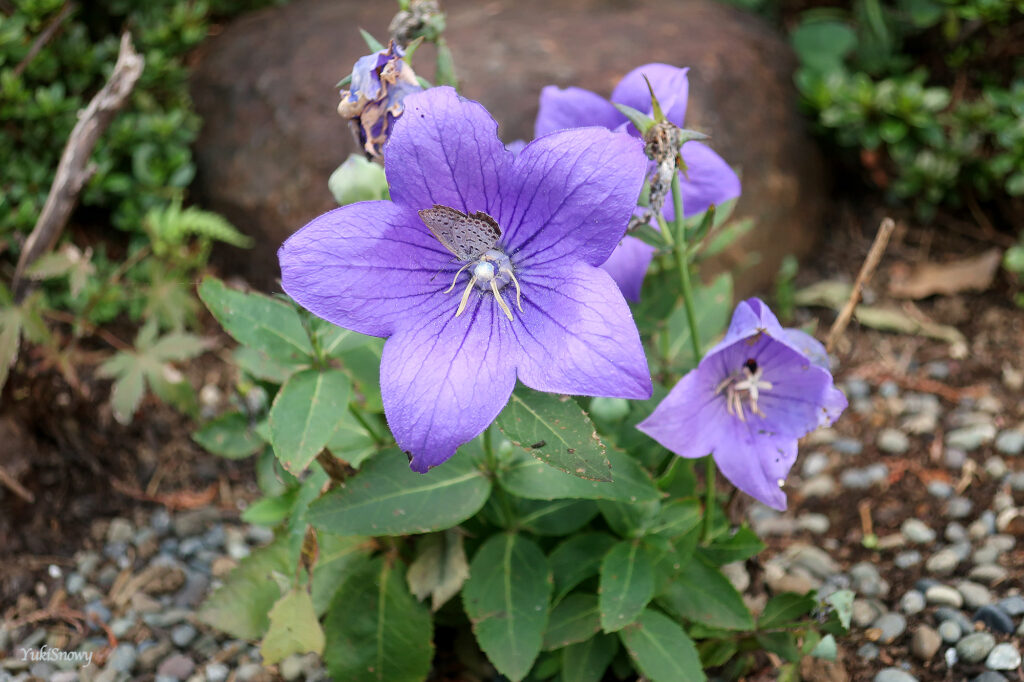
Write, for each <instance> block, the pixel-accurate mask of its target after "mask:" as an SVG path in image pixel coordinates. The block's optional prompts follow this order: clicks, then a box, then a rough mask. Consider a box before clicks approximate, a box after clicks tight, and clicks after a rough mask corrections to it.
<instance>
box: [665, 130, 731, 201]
mask: <svg viewBox="0 0 1024 682" xmlns="http://www.w3.org/2000/svg"><path fill="white" fill-rule="evenodd" d="M683 161H684V162H685V163H686V173H684V174H683V175H682V176H681V177H680V178H679V179H680V181H681V182H680V187H681V188H682V190H683V214H684V215H685V216H686V217H687V218H689V217H690V216H692V215H696V214H698V213H701V212H703V211H706V210H708V207H709V206H711V204H715V205H720V204H722V203H723V202H725V201H728V200H729V199H735V198H736V197H738V196H739V195H740V179H739V177H737V175H736V173H735V172H734V171H733V169H732V168H730V167H729V164H727V163H726V162H725V160H724V159H723V158H722V157H721V156H719V155H718V154H716V153H715V152H714V151H713V150H712V149H711V147H708V146H707V145H706V144H702V143H700V142H687V143H686V144H684V145H683ZM665 203H666V205H667V206H668V207H669V212H670V213H671V210H672V209H671V206H672V202H671V201H666V202H665ZM668 219H669V220H671V219H672V218H671V216H669V217H668Z"/></svg>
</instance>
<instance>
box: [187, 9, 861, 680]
mask: <svg viewBox="0 0 1024 682" xmlns="http://www.w3.org/2000/svg"><path fill="white" fill-rule="evenodd" d="M442 29H443V15H440V14H439V13H438V10H437V7H436V5H434V4H433V3H428V2H424V3H411V4H407V3H400V12H399V15H398V17H396V20H395V22H393V24H392V33H393V36H392V42H390V43H389V44H388V45H387V46H385V45H384V44H383V43H380V42H377V41H375V40H373V39H372V38H371V37H369V36H367V42H368V45H369V48H370V51H371V54H369V55H367V56H366V57H364V58H362V59H360V60H359V61H358V62H357V63H356V65H355V66H354V69H353V72H352V75H351V76H350V77H348V78H346V79H344V80H343V82H342V85H341V87H342V88H344V89H343V91H342V93H341V97H342V104H341V106H340V107H339V112H340V113H341V114H342V115H343V116H344V117H346V118H347V119H349V120H350V121H351V125H352V129H353V132H354V134H355V135H356V137H357V139H358V140H359V142H360V147H361V148H362V149H363V150H364V152H365V153H366V156H367V157H368V158H370V159H374V161H370V162H368V161H366V160H365V159H362V158H359V157H355V158H352V159H349V160H348V161H346V162H345V164H343V165H342V167H340V168H339V170H338V172H337V173H335V175H334V176H333V177H332V180H331V188H332V190H333V191H334V194H335V196H336V197H337V198H338V199H339V203H341V204H342V206H341V207H340V208H338V209H336V210H334V211H332V212H330V213H327V214H325V215H323V216H321V217H319V218H317V219H315V220H313V221H312V222H311V223H309V224H308V225H306V226H305V227H303V228H302V229H301V230H299V231H298V232H296V233H295V234H294V235H293V236H292V237H291V238H290V239H288V240H287V241H286V242H285V243H284V244H283V245H282V247H281V250H280V252H279V257H280V263H281V269H282V286H283V289H284V291H285V292H286V293H287V294H288V295H287V296H266V295H263V294H258V293H253V292H243V291H239V290H236V289H233V288H231V287H229V286H227V285H226V284H225V283H224V282H222V281H220V280H217V279H215V278H207V279H205V280H204V281H203V282H202V284H201V285H200V288H199V294H200V297H201V298H202V300H203V302H204V303H205V304H206V305H207V307H208V308H209V310H210V311H211V312H212V313H213V315H214V317H216V318H217V320H218V321H219V322H220V323H221V324H222V325H223V326H224V328H225V330H226V331H227V332H228V333H229V334H230V335H231V336H233V337H234V338H235V340H236V341H238V342H239V346H238V348H237V349H236V350H235V353H234V359H235V362H236V363H237V364H238V366H239V367H240V369H241V371H242V378H241V380H240V381H239V384H238V387H237V388H238V399H237V409H234V410H232V411H229V412H227V413H225V414H222V415H220V416H218V417H217V418H215V419H213V420H212V421H210V422H209V423H207V424H206V425H205V426H203V427H202V428H201V429H200V430H199V431H198V432H197V433H196V434H195V439H196V440H197V441H198V442H199V443H201V444H202V445H203V446H204V447H206V448H208V449H209V450H210V451H211V452H214V453H216V454H219V455H221V456H224V457H231V458H242V457H250V456H251V457H254V458H255V459H256V462H257V469H258V471H259V478H260V482H261V487H262V490H263V493H264V497H263V498H262V499H261V500H259V501H258V502H256V503H255V504H253V505H252V506H250V507H249V508H248V509H247V510H246V511H245V512H244V514H243V519H244V520H246V521H249V522H252V523H263V524H266V525H270V526H273V527H275V528H277V535H276V540H275V541H274V542H273V543H272V544H271V545H269V546H267V547H265V548H263V549H261V550H259V551H258V552H256V553H254V554H253V555H252V556H251V557H249V558H248V559H246V560H245V561H243V562H242V564H241V566H240V567H239V568H238V569H237V570H236V571H235V572H234V573H232V574H231V575H230V576H228V577H227V578H226V579H225V584H224V586H223V587H222V588H221V589H220V590H218V591H217V592H216V593H214V594H213V595H212V596H211V598H210V599H209V600H208V602H207V603H206V605H205V607H204V608H203V611H202V618H203V620H204V621H205V622H206V623H208V624H210V625H212V626H214V627H216V628H218V629H221V630H223V631H226V632H228V633H230V634H231V635H233V636H236V637H241V638H246V639H260V640H261V641H262V644H261V653H262V656H263V661H264V663H266V664H272V663H275V662H277V661H280V660H283V659H284V658H286V657H287V656H289V655H291V654H294V653H300V652H315V653H322V654H323V656H324V658H325V661H326V664H327V667H328V670H329V672H330V673H331V675H332V676H333V677H334V678H335V679H344V680H389V681H390V680H395V681H401V680H421V679H426V678H427V676H428V675H429V674H430V673H431V670H432V665H433V658H434V651H435V647H436V646H437V643H438V642H439V641H441V640H444V641H448V640H450V639H455V640H456V641H462V638H463V636H464V635H466V634H468V633H472V637H473V639H472V641H473V642H474V644H473V645H472V646H473V647H474V648H477V649H478V650H479V651H482V653H483V655H484V656H485V657H486V662H484V661H481V662H480V663H479V666H481V667H480V668H479V670H477V671H473V672H475V673H480V674H485V672H486V670H488V669H489V667H490V666H493V668H494V669H496V670H497V671H498V672H499V673H501V674H502V675H504V676H505V677H507V678H509V679H512V680H523V679H531V680H546V679H562V680H600V679H602V678H603V677H604V676H605V675H606V673H607V672H609V671H610V672H611V674H613V675H615V676H616V677H619V678H628V677H630V676H633V675H636V674H640V675H643V676H645V677H646V678H648V679H652V680H680V679H686V680H699V679H704V678H705V672H704V671H705V670H708V669H714V670H716V671H717V673H718V674H721V675H724V676H727V677H738V676H741V675H743V674H744V673H745V672H746V671H749V670H752V669H753V668H754V667H755V665H756V661H757V657H758V656H760V655H763V652H764V651H770V652H772V653H773V655H776V656H779V657H780V659H781V660H782V661H784V663H783V666H782V668H781V674H782V676H783V678H784V679H797V676H798V674H799V673H798V666H797V664H798V662H799V661H800V659H801V658H802V657H804V656H808V655H814V656H819V657H823V658H829V657H834V656H835V652H836V641H835V637H836V636H838V635H841V634H843V633H844V632H845V631H846V629H847V628H848V627H849V622H850V621H849V619H850V615H851V614H850V608H851V601H852V593H850V592H849V591H843V590H841V591H830V592H829V593H822V594H814V593H813V592H812V593H809V594H795V593H781V594H777V595H775V596H774V597H773V598H772V599H771V600H770V601H769V602H768V603H767V604H766V606H765V608H764V609H763V610H762V611H761V613H760V614H759V615H758V616H757V617H756V618H755V617H754V616H753V615H752V614H751V612H750V611H749V610H748V608H747V606H746V605H745V604H744V602H743V599H742V598H741V596H740V594H739V593H738V592H737V591H736V589H735V588H734V587H733V586H732V585H731V583H730V582H729V580H728V579H727V578H726V577H725V575H723V573H722V572H721V566H722V565H724V564H728V563H731V562H736V561H743V560H746V559H748V558H750V557H753V556H756V555H757V554H758V552H760V551H761V549H763V547H764V545H763V544H762V543H761V542H760V540H759V539H758V538H757V536H756V535H755V534H754V533H753V532H752V531H751V529H750V528H749V527H748V526H747V525H745V524H740V525H736V524H734V523H732V522H730V520H729V518H728V516H727V514H726V513H725V510H724V507H725V504H726V502H727V501H728V500H727V498H726V496H724V495H722V494H721V493H720V491H719V489H718V487H717V486H716V479H717V473H716V472H719V471H720V472H721V474H722V475H723V476H724V477H725V478H726V479H728V480H729V481H730V482H731V483H732V484H733V485H735V486H736V488H738V489H739V490H740V491H743V493H744V494H748V495H750V496H753V497H754V498H756V499H759V500H760V501H762V502H763V503H765V504H767V505H769V506H771V507H774V508H777V509H784V508H785V504H786V496H785V487H784V486H785V478H786V475H787V473H788V471H789V469H790V467H791V466H792V465H793V463H794V461H795V458H796V448H797V441H798V439H799V438H800V437H802V436H804V435H805V434H807V433H809V432H811V431H813V430H815V429H817V428H818V427H819V426H822V425H827V424H830V423H832V422H833V421H835V420H836V419H837V418H838V417H839V415H840V413H841V412H842V410H843V409H844V408H845V406H846V401H845V398H844V397H843V395H842V393H840V392H839V391H838V390H837V389H836V388H835V386H834V385H833V381H832V377H831V374H830V370H829V366H828V359H827V355H826V354H825V349H824V348H823V347H822V346H821V344H820V343H819V342H817V341H816V340H815V339H814V338H813V337H811V336H810V335H808V334H807V333H805V332H803V331H801V330H797V329H786V328H784V327H782V325H781V324H780V323H779V321H778V320H777V319H776V317H775V315H774V314H773V313H772V312H771V311H770V310H769V309H768V308H767V306H766V305H765V304H764V303H763V302H761V301H760V300H758V299H750V300H748V301H744V302H742V303H740V304H739V305H738V306H737V307H736V308H735V310H732V305H731V304H732V280H731V277H730V275H728V274H724V275H720V276H719V277H718V278H716V279H714V280H713V281H711V282H710V283H708V284H704V283H703V282H702V281H701V280H700V278H699V277H698V276H697V275H698V274H699V265H700V263H701V261H702V260H703V259H705V258H707V257H708V256H710V255H714V254H715V253H718V252H720V251H721V250H722V249H723V248H725V247H726V246H727V245H728V244H729V243H730V242H731V241H732V239H733V238H734V237H735V236H736V235H737V234H740V233H742V232H743V231H745V230H748V229H751V225H750V224H749V223H744V222H741V221H733V220H731V218H730V207H731V205H732V203H733V202H734V200H735V198H736V197H737V196H738V194H739V193H740V191H741V187H740V182H739V179H738V178H737V177H736V175H735V173H733V171H732V170H731V168H730V167H729V165H728V163H727V160H723V159H721V158H720V157H719V156H718V155H717V154H716V153H715V152H714V151H713V150H712V148H711V147H709V146H707V145H706V144H704V143H703V142H702V141H701V140H702V139H703V138H704V136H703V135H702V134H700V133H697V132H694V131H689V130H686V129H684V128H682V127H681V126H682V123H683V117H684V115H685V109H686V99H687V94H688V81H687V74H686V70H685V69H683V68H678V67H676V66H672V65H665V64H647V65H641V66H638V67H636V68H634V69H632V70H629V68H628V66H625V65H624V68H623V71H624V72H625V71H629V72H628V73H627V75H626V76H625V77H624V78H623V79H622V81H621V82H620V83H619V85H618V87H617V88H616V89H615V91H614V92H613V95H612V97H611V100H610V101H608V100H605V99H604V98H602V97H600V96H598V95H596V94H594V93H591V92H588V91H585V90H581V89H578V88H568V89H564V90H561V89H558V88H546V89H545V90H544V91H543V92H542V93H541V98H540V113H539V115H538V119H537V125H536V138H535V139H534V140H532V141H528V142H527V141H511V142H508V143H507V144H505V143H503V142H502V141H501V140H499V139H498V137H497V135H496V130H497V126H496V123H495V121H494V118H492V115H491V113H489V112H487V111H486V110H485V109H484V108H483V107H482V106H480V105H479V104H477V103H476V102H473V101H470V100H466V99H464V98H462V97H460V96H459V95H458V93H457V91H456V90H455V89H454V88H453V87H452V85H453V84H454V83H455V74H456V71H455V67H456V66H457V65H454V64H452V63H451V59H450V54H449V52H448V51H447V50H446V49H444V44H443V31H442ZM425 40H426V41H432V42H439V43H440V45H441V49H440V50H439V51H438V60H439V63H438V65H437V74H438V76H437V81H438V82H437V83H429V82H426V81H425V80H423V79H422V78H419V77H418V76H417V75H416V74H415V71H414V70H413V63H414V60H413V59H412V57H413V56H414V55H415V54H416V52H417V49H418V47H419V45H420V43H421V42H423V41H425ZM495 114H496V115H499V116H500V112H495ZM378 163H380V164H382V165H383V172H381V166H380V165H378ZM753 229H756V226H755V227H753ZM627 300H629V301H632V306H630V304H628V303H627ZM723 332H724V337H723V336H722V335H723ZM716 341H717V343H716ZM695 462H699V464H700V466H699V467H698V468H699V471H695V466H694V464H695ZM471 660H473V657H467V658H466V661H471ZM465 665H467V666H471V665H473V664H472V663H466V664H465Z"/></svg>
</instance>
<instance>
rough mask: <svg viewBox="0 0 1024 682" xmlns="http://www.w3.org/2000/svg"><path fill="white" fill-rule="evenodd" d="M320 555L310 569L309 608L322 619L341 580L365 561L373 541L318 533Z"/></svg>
mask: <svg viewBox="0 0 1024 682" xmlns="http://www.w3.org/2000/svg"><path fill="white" fill-rule="evenodd" d="M317 539H318V540H319V543H320V553H319V554H318V555H317V559H316V565H315V566H313V591H312V597H313V608H314V609H315V610H316V613H317V615H323V613H324V612H325V611H326V610H327V607H328V605H329V604H330V603H331V600H332V599H333V598H334V593H335V592H337V591H338V588H339V587H341V584H342V583H343V582H345V579H346V578H347V577H348V576H349V575H350V574H352V573H354V572H355V571H357V570H359V568H360V567H362V566H364V565H365V564H366V563H367V562H368V561H369V556H370V552H371V551H372V550H373V548H374V541H373V540H371V539H370V538H366V537H361V536H359V535H335V534H334V533H325V532H323V531H320V532H319V533H318V535H317Z"/></svg>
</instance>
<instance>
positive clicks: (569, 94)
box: [533, 85, 650, 137]
mask: <svg viewBox="0 0 1024 682" xmlns="http://www.w3.org/2000/svg"><path fill="white" fill-rule="evenodd" d="M649 104H650V103H649V102H648V105H649ZM625 120H626V117H625V116H624V115H623V114H621V113H619V110H618V109H616V108H615V107H614V106H612V104H611V103H610V102H609V101H608V100H606V99H605V98H603V97H601V96H600V95H598V94H596V93H593V92H591V91H589V90H584V89H582V88H564V89H563V88H559V87H556V86H554V85H548V86H547V87H545V88H544V89H543V90H541V91H540V109H539V110H538V111H537V121H536V122H535V123H534V128H533V136H534V137H540V136H541V135H547V134H548V133H553V132H555V131H556V130H566V129H568V128H581V127H584V126H601V127H602V128H608V129H614V128H616V127H617V126H619V124H621V123H623V122H624V121H625Z"/></svg>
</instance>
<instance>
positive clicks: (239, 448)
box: [192, 412, 263, 459]
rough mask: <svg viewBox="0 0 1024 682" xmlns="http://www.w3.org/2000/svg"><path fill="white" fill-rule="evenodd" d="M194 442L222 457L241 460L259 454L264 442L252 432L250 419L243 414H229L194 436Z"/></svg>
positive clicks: (218, 418)
mask: <svg viewBox="0 0 1024 682" xmlns="http://www.w3.org/2000/svg"><path fill="white" fill-rule="evenodd" d="M192 440H194V441H195V442H197V443H199V445H201V446H202V447H203V448H205V449H206V450H207V452H212V453H213V454H215V455H220V456H221V457H227V458H229V459H239V458H241V457H248V456H249V455H253V454H255V453H257V452H259V450H260V448H262V447H263V441H262V440H261V439H260V437H259V436H257V435H256V433H255V432H254V431H253V430H252V427H251V426H250V424H249V419H248V418H247V417H246V416H245V415H244V414H242V413H241V412H228V413H227V414H222V415H221V416H219V417H217V418H216V419H214V420H213V421H210V422H207V424H206V425H205V426H203V428H201V429H199V430H198V431H196V432H195V433H193V434H192Z"/></svg>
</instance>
